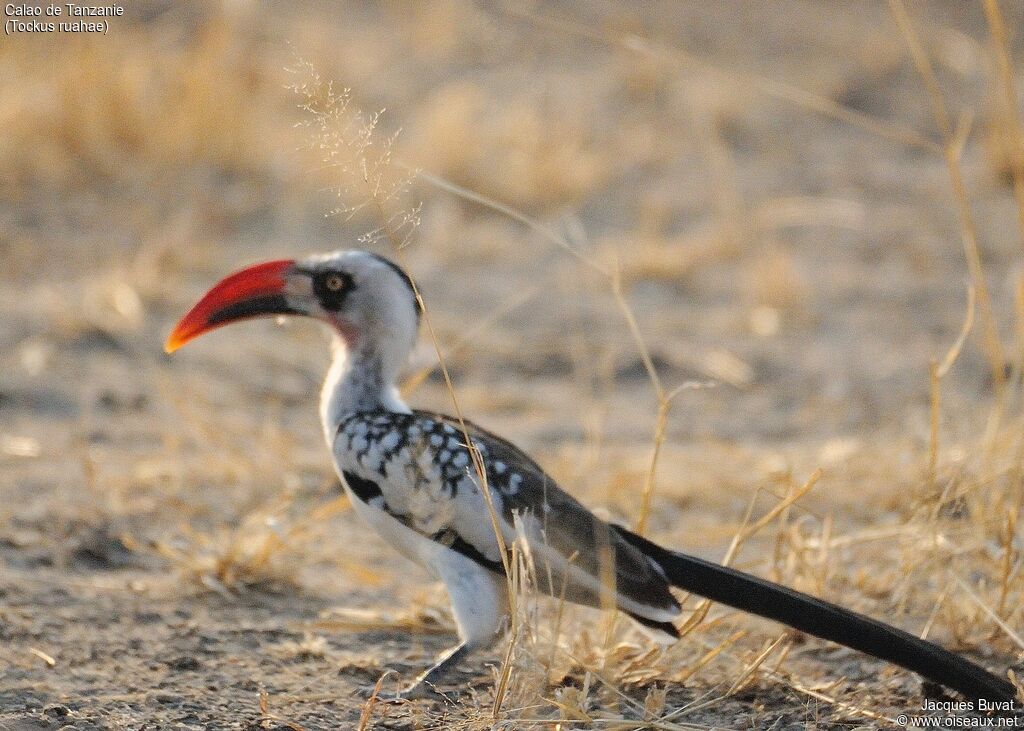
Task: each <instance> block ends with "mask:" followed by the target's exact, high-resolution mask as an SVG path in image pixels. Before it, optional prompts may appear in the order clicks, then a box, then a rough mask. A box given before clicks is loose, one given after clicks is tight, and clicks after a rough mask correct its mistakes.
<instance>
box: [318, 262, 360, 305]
mask: <svg viewBox="0 0 1024 731" xmlns="http://www.w3.org/2000/svg"><path fill="white" fill-rule="evenodd" d="M354 287H355V283H354V282H353V280H352V275H351V274H349V273H348V272H343V271H339V270H327V271H323V272H316V273H315V274H313V294H315V295H316V298H317V299H318V300H319V301H320V306H321V307H323V308H324V309H325V310H331V311H337V310H340V309H341V308H342V306H343V305H344V304H345V298H346V297H348V295H349V293H350V292H351V291H352V290H353V288H354Z"/></svg>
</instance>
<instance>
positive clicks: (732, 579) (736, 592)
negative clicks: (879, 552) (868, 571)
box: [616, 526, 1017, 701]
mask: <svg viewBox="0 0 1024 731" xmlns="http://www.w3.org/2000/svg"><path fill="white" fill-rule="evenodd" d="M616 530H618V531H619V532H620V534H621V535H622V537H623V539H624V540H626V541H627V542H628V543H631V544H633V545H634V546H636V547H637V548H638V549H640V550H641V551H643V552H644V553H645V554H646V555H648V556H650V557H651V558H652V559H654V560H655V561H656V562H657V563H658V564H659V565H660V566H661V567H662V569H663V570H664V572H665V575H666V576H667V577H668V580H669V582H671V584H672V585H673V586H676V587H678V588H680V589H683V590H685V591H688V592H691V593H693V594H698V595H700V596H702V597H706V598H708V599H711V600H712V601H716V602H720V603H722V604H726V605H728V606H730V607H733V608H735V609H741V610H743V611H745V612H750V613H751V614H756V615H758V616H760V617H765V618H767V619H772V620H775V621H776V622H782V623H783V624H786V625H789V626H790V627H793V628H795V629H798V630H800V631H801V632H806V633H807V634H809V635H814V636H815V637H820V638H821V639H824V640H830V641H831V642H838V643H839V644H840V645H846V646H847V647H852V648H853V649H855V650H859V651H860V652H863V653H866V654H868V655H871V656H873V657H877V658H879V659H881V660H885V661H886V662H891V663H893V664H895V665H899V666H900V667H903V668H906V669H907V670H912V671H914V672H915V673H917V674H919V675H921V676H923V677H925V678H927V679H928V680H931V681H933V682H936V683H939V684H940V685H944V686H946V687H947V688H952V689H954V690H957V691H959V692H961V693H963V694H964V695H965V696H967V697H968V698H972V699H977V698H984V699H985V700H988V701H1010V700H1013V699H1014V698H1015V696H1016V692H1017V691H1016V688H1014V686H1013V684H1012V683H1010V682H1009V681H1008V680H1003V679H1002V678H998V677H996V676H995V675H993V674H992V673H990V672H988V671H987V670H985V669H983V668H981V667H979V666H978V665H975V664H974V663H972V662H970V661H968V660H965V659H964V658H962V657H960V656H959V655H956V654H954V653H952V652H950V651H948V650H944V649H943V648H941V647H939V646H938V645H935V644H933V643H931V642H926V641H925V640H922V639H920V638H919V637H914V636H913V635H912V634H908V633H907V632H904V631H903V630H901V629H896V628H895V627H891V626H889V625H887V624H885V623H883V622H879V621H878V620H875V619H871V618H870V617H867V616H865V615H863V614H857V613H856V612H851V611H850V610H849V609H843V608H842V607H840V606H837V605H835V604H832V603H830V602H826V601H823V600H821V599H817V598H815V597H813V596H810V595H808V594H802V593H800V592H798V591H794V590H793V589H789V588H787V587H785V586H782V585H780V584H774V583H772V582H770V581H766V580H765V579H760V578H758V577H756V576H751V575H750V574H745V573H743V572H741V571H736V570H735V569H731V568H728V567H725V566H720V565H719V564H716V563H711V562H709V561H704V560H703V559H699V558H695V557H693V556H687V555H686V554H684V553H677V552H675V551H670V550H668V549H665V548H662V547H661V546H659V545H657V544H656V543H652V542H650V541H648V540H647V539H645V538H642V537H641V536H638V535H636V534H635V533H632V532H630V531H628V530H625V529H623V528H619V527H618V526H616Z"/></svg>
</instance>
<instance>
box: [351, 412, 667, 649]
mask: <svg viewBox="0 0 1024 731" xmlns="http://www.w3.org/2000/svg"><path fill="white" fill-rule="evenodd" d="M466 427H467V431H468V433H469V436H470V438H471V439H472V441H473V444H474V446H475V447H476V448H477V449H478V450H479V452H480V455H481V457H482V458H483V462H484V465H485V468H486V473H487V483H488V487H489V489H490V491H491V497H492V502H493V505H494V508H495V511H496V512H497V514H498V518H499V521H498V522H499V525H500V528H501V530H502V533H503V537H504V539H505V541H506V543H507V544H509V545H510V544H511V543H512V541H513V540H514V539H515V537H516V529H515V519H516V516H518V518H519V520H520V521H521V523H522V526H523V528H524V532H525V535H526V537H527V540H528V542H529V544H530V549H531V553H532V555H533V559H534V562H535V564H536V569H537V572H536V573H537V577H538V582H539V583H540V588H541V589H542V590H543V591H545V592H547V593H549V594H552V595H554V596H561V595H563V594H564V596H565V597H566V598H567V599H569V600H570V601H574V602H577V603H581V604H588V605H591V606H597V605H599V604H600V596H601V591H602V577H604V581H605V582H607V580H608V577H614V580H615V590H616V601H617V604H618V606H619V607H620V608H621V609H623V610H624V611H626V612H627V613H629V614H630V615H632V616H634V618H636V619H638V620H639V621H641V622H643V623H645V624H648V625H650V626H654V627H657V628H658V629H661V630H662V631H664V632H668V633H669V634H672V633H673V630H672V628H671V625H670V624H667V623H668V622H670V621H671V620H672V619H673V618H674V617H676V616H677V615H678V613H679V604H678V603H677V602H676V600H675V599H674V597H673V596H672V594H671V593H670V591H669V588H668V582H667V581H666V579H665V575H664V573H663V571H662V569H661V567H660V566H659V565H658V564H657V563H656V562H655V561H654V560H652V559H651V558H649V557H648V556H647V555H645V554H644V553H643V552H642V551H641V550H640V549H639V548H637V547H636V546H635V545H633V544H631V543H629V542H627V541H626V540H624V539H623V537H622V533H621V532H620V531H619V529H618V528H617V527H615V526H610V525H608V524H607V523H605V522H604V521H602V520H600V519H599V518H597V517H596V516H594V515H593V514H592V513H591V512H590V511H589V510H587V509H586V508H585V507H584V506H583V505H582V504H580V503H579V502H578V501H576V500H575V499H574V498H573V497H572V496H570V495H568V494H567V493H565V492H564V491H563V490H561V489H560V488H559V487H558V485H557V484H555V482H554V481H553V480H552V479H551V478H550V477H549V476H548V475H547V474H545V472H544V471H543V470H542V469H541V468H540V466H539V465H537V463H536V462H534V461H533V460H532V459H530V457H529V456H528V455H526V454H525V453H524V452H522V451H521V450H520V449H518V448H517V447H515V446H514V445H513V444H511V443H509V442H508V441H506V440H504V439H502V438H501V437H498V436H496V435H494V434H492V433H490V432H488V431H486V430H484V429H482V428H480V427H478V426H476V425H474V424H471V423H468V422H467V424H466ZM334 455H335V458H336V460H337V464H338V467H339V471H340V472H341V473H342V475H343V476H344V478H345V481H346V482H347V483H348V485H349V489H350V490H351V491H352V493H353V494H354V496H355V497H356V498H357V499H358V500H360V501H361V502H362V503H364V504H365V506H367V507H368V508H371V509H375V510H378V511H382V512H384V513H386V514H387V515H388V516H390V518H392V519H394V520H397V521H399V522H400V523H401V524H403V525H404V526H406V527H408V528H411V529H412V530H414V531H415V532H416V533H417V534H419V535H420V536H423V537H426V538H429V539H430V540H431V541H434V542H436V543H441V544H443V545H446V546H448V547H450V548H452V549H453V550H455V551H458V552H459V553H462V554H463V555H465V556H468V557H469V558H471V559H473V560H474V561H476V562H477V563H478V564H480V565H483V566H485V567H486V568H487V569H489V570H490V571H493V572H496V573H500V572H502V571H503V565H502V560H501V555H500V549H499V546H498V542H497V539H496V537H495V535H494V530H493V527H492V524H491V521H490V517H489V513H488V507H487V502H486V500H485V498H484V496H483V494H482V493H481V489H480V486H479V485H478V482H479V479H478V477H477V475H476V472H475V470H474V468H473V465H472V461H471V457H470V453H469V450H468V449H467V448H466V445H465V436H464V435H463V433H462V429H461V427H460V425H459V424H458V422H457V421H456V420H455V419H453V418H451V417H448V416H444V415H441V414H435V413H432V412H426V411H416V412H413V413H409V414H402V413H395V412H390V411H373V412H359V413H356V414H353V415H351V416H349V417H348V418H346V419H345V420H344V421H342V422H341V424H340V425H339V427H338V432H337V436H336V439H335V443H334ZM378 529H380V528H379V527H378ZM398 548H399V550H402V552H403V553H406V554H407V555H410V557H412V558H417V556H415V555H412V554H413V553H415V551H413V550H403V548H402V547H401V546H398ZM608 559H611V560H610V562H609V561H608ZM609 563H610V568H611V570H610V571H609V570H608V569H607V568H606V569H604V570H602V569H603V567H604V566H606V565H608V564H609Z"/></svg>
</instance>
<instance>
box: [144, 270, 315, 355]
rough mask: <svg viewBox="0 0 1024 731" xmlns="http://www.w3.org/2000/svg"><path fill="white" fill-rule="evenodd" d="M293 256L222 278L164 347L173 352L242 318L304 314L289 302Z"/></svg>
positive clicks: (180, 323)
mask: <svg viewBox="0 0 1024 731" xmlns="http://www.w3.org/2000/svg"><path fill="white" fill-rule="evenodd" d="M294 266H295V261H294V260H293V259H278V260H276V261H268V262H264V263H262V264H256V265H254V266H251V267H248V268H246V269H242V270H241V271H238V272H235V273H234V274H231V275H228V276H227V277H225V278H224V279H222V280H220V281H219V282H217V284H215V285H214V286H213V288H212V289H211V290H210V291H209V292H207V293H206V294H205V295H204V296H203V298H202V299H201V300H199V301H198V302H197V303H196V304H195V306H193V307H192V309H191V310H189V311H188V313H187V314H186V315H185V316H184V317H183V318H181V321H180V322H178V324H177V325H176V326H175V328H174V330H172V331H171V334H170V335H169V336H167V342H166V343H164V350H166V351H167V352H168V353H173V352H174V351H175V350H177V349H178V348H180V347H181V346H182V345H184V344H185V343H187V342H188V341H189V340H192V339H193V338H197V337H199V336H200V335H202V334H203V333H205V332H208V331H210V330H213V329H215V328H218V327H221V326H222V325H227V324H228V323H231V322H237V321H238V320H245V319H249V318H252V317H267V316H270V315H294V314H303V313H302V312H301V311H300V310H296V309H295V308H294V307H292V306H290V305H289V304H288V300H287V297H285V292H284V290H285V283H286V275H287V274H288V272H289V271H290V270H291V269H292V268H294Z"/></svg>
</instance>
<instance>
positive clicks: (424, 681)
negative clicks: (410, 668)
mask: <svg viewBox="0 0 1024 731" xmlns="http://www.w3.org/2000/svg"><path fill="white" fill-rule="evenodd" d="M471 649H472V648H471V647H470V645H469V643H468V642H463V643H461V644H458V645H456V646H455V647H453V648H451V649H450V650H447V651H446V652H445V653H444V654H443V655H441V657H439V658H438V660H437V662H436V663H434V665H433V666H432V667H431V668H430V669H428V670H427V671H425V672H424V673H423V674H422V675H420V676H419V677H418V678H416V681H415V682H414V683H413V684H412V685H410V686H409V687H408V688H405V689H403V690H400V691H399V692H398V697H399V698H429V697H432V696H439V695H440V696H443V695H444V694H443V693H441V692H439V691H438V690H437V689H436V688H434V684H435V683H437V682H438V681H440V680H441V678H442V677H443V676H444V675H445V674H446V673H447V672H448V671H449V670H451V669H452V668H453V667H455V666H456V665H457V664H458V663H459V662H461V661H462V659H463V658H465V657H466V655H467V654H469V651H470V650H471Z"/></svg>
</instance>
